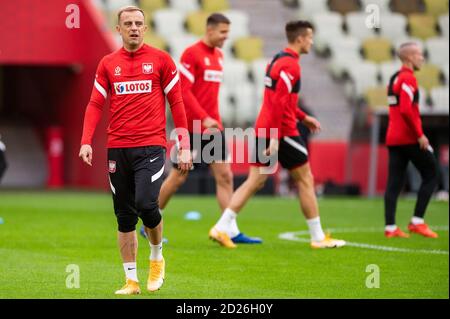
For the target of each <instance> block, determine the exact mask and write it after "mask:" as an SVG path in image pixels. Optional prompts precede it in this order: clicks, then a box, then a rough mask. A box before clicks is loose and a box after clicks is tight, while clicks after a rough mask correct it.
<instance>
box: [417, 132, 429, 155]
mask: <svg viewBox="0 0 450 319" xmlns="http://www.w3.org/2000/svg"><path fill="white" fill-rule="evenodd" d="M417 141H418V142H419V145H420V149H421V150H424V151H426V150H427V149H429V147H430V141H429V140H428V138H427V137H426V136H425V135H422V136H421V137H419V139H418V140H417Z"/></svg>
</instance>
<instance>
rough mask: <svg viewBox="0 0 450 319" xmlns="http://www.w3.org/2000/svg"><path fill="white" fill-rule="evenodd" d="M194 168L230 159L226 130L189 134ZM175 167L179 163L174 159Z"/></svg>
mask: <svg viewBox="0 0 450 319" xmlns="http://www.w3.org/2000/svg"><path fill="white" fill-rule="evenodd" d="M189 140H190V143H191V151H192V158H193V164H194V168H197V167H200V166H207V165H210V164H212V163H215V162H227V161H228V148H227V144H226V140H225V132H223V131H222V132H218V133H215V134H210V135H209V134H203V136H202V135H201V134H192V133H191V134H189ZM173 167H175V168H178V163H177V162H176V161H173Z"/></svg>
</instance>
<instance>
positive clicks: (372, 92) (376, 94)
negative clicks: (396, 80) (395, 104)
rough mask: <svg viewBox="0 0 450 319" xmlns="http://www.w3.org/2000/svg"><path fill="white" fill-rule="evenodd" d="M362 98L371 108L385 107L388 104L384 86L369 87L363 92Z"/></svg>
mask: <svg viewBox="0 0 450 319" xmlns="http://www.w3.org/2000/svg"><path fill="white" fill-rule="evenodd" d="M364 98H365V100H366V102H367V105H368V106H369V108H370V109H371V110H377V109H381V108H386V107H387V105H388V97H387V88H386V87H384V86H377V87H372V88H369V89H367V91H366V92H365V94H364Z"/></svg>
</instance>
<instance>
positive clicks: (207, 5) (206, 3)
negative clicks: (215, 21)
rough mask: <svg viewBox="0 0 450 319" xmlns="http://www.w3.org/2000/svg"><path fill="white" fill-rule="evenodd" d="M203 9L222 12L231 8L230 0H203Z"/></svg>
mask: <svg viewBox="0 0 450 319" xmlns="http://www.w3.org/2000/svg"><path fill="white" fill-rule="evenodd" d="M202 9H203V10H204V11H206V12H220V11H226V10H229V9H230V4H229V3H228V0H202Z"/></svg>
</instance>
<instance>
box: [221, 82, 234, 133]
mask: <svg viewBox="0 0 450 319" xmlns="http://www.w3.org/2000/svg"><path fill="white" fill-rule="evenodd" d="M219 113H220V116H221V118H222V120H223V122H224V124H225V126H230V125H232V124H233V123H234V121H235V116H236V109H235V107H234V105H233V103H231V99H230V92H229V90H228V88H227V87H226V86H225V85H222V86H221V87H220V91H219Z"/></svg>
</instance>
